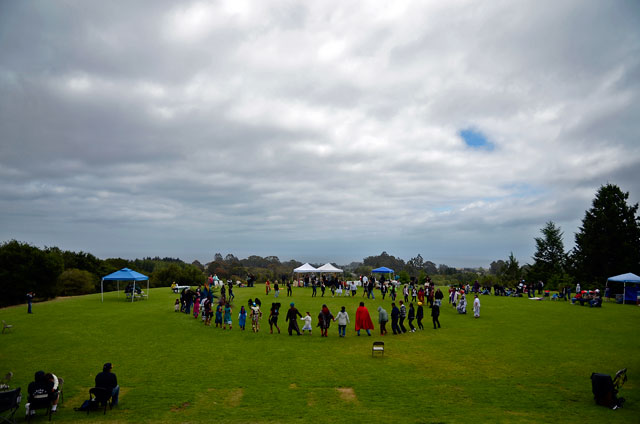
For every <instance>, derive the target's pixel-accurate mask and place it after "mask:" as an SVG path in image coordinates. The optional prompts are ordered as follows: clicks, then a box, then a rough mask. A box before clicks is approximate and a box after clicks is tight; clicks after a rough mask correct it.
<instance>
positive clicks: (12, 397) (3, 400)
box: [0, 387, 22, 424]
mask: <svg viewBox="0 0 640 424" xmlns="http://www.w3.org/2000/svg"><path fill="white" fill-rule="evenodd" d="M21 400H22V396H21V395H20V387H18V388H17V389H14V390H9V391H6V392H0V414H4V415H2V416H0V419H1V420H2V422H7V423H13V424H15V423H16V419H15V417H14V415H15V414H16V411H17V410H18V408H19V407H20V401H21Z"/></svg>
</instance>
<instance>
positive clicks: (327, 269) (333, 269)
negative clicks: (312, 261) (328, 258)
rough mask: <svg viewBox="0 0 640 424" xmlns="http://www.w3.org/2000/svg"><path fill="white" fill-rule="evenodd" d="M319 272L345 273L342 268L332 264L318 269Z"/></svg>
mask: <svg viewBox="0 0 640 424" xmlns="http://www.w3.org/2000/svg"><path fill="white" fill-rule="evenodd" d="M318 272H344V271H343V270H341V269H340V268H336V267H335V266H333V265H331V264H330V263H326V264H324V265H322V266H321V267H320V268H318Z"/></svg>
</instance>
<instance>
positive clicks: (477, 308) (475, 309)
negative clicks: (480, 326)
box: [473, 295, 480, 318]
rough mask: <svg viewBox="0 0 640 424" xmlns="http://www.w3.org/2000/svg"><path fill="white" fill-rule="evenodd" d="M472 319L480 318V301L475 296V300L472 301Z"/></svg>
mask: <svg viewBox="0 0 640 424" xmlns="http://www.w3.org/2000/svg"><path fill="white" fill-rule="evenodd" d="M473 317H474V318H479V317H480V299H479V298H478V295H476V298H475V300H474V301H473Z"/></svg>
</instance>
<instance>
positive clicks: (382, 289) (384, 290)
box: [380, 283, 389, 300]
mask: <svg viewBox="0 0 640 424" xmlns="http://www.w3.org/2000/svg"><path fill="white" fill-rule="evenodd" d="M388 290H389V288H388V286H387V284H386V283H381V285H380V294H381V295H382V300H384V297H385V296H386V294H387V291H388Z"/></svg>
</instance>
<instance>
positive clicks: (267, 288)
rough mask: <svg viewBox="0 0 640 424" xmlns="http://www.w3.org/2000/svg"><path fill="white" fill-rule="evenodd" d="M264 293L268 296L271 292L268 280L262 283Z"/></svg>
mask: <svg viewBox="0 0 640 424" xmlns="http://www.w3.org/2000/svg"><path fill="white" fill-rule="evenodd" d="M264 291H265V294H266V295H267V296H269V292H270V291H271V283H270V282H269V280H267V281H266V282H265V283H264Z"/></svg>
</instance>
